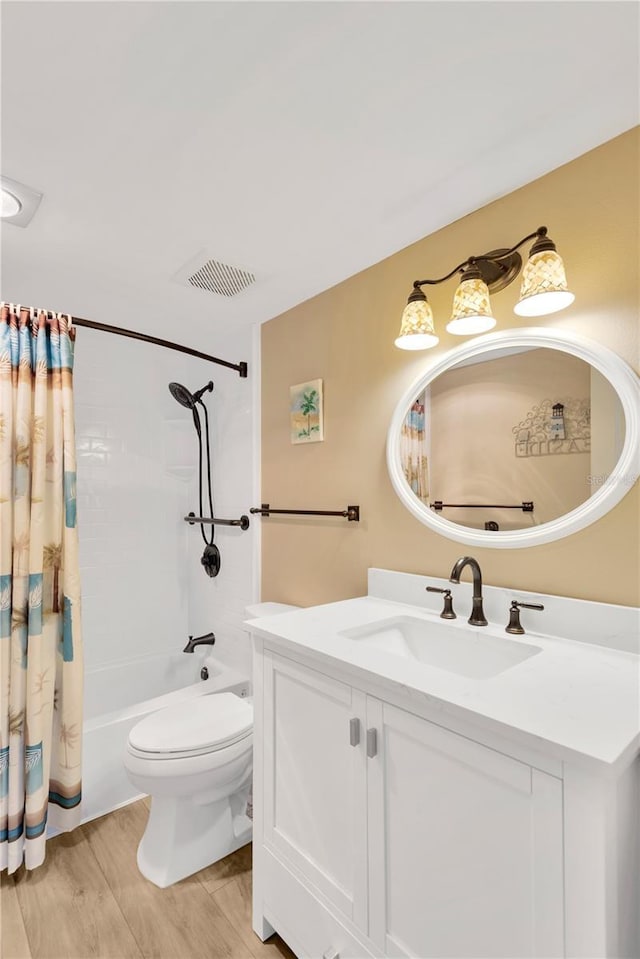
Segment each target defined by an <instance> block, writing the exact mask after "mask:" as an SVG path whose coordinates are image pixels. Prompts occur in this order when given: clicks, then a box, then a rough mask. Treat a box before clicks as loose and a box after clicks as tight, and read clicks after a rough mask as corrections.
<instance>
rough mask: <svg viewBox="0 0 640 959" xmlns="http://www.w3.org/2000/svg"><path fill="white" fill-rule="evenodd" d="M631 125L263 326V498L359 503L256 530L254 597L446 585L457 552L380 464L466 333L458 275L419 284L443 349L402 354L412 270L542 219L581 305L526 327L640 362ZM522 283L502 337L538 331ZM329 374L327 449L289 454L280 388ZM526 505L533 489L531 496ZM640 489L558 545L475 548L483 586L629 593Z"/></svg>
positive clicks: (308, 504)
mask: <svg viewBox="0 0 640 959" xmlns="http://www.w3.org/2000/svg"><path fill="white" fill-rule="evenodd" d="M639 133H640V131H639V129H638V128H636V129H634V130H632V131H630V132H628V133H626V134H624V135H623V136H620V137H618V138H616V139H615V140H612V141H610V142H609V143H606V144H604V145H603V146H601V147H599V148H597V149H596V150H593V151H591V152H590V153H587V154H585V155H584V156H582V157H579V158H578V159H577V160H575V161H573V162H572V163H569V164H567V165H566V166H563V167H560V168H559V169H557V170H555V171H553V172H552V173H550V174H548V175H547V176H544V177H542V178H541V179H539V180H536V181H534V182H533V183H531V184H528V185H527V186H525V187H523V188H522V189H520V190H517V191H515V192H514V193H511V194H509V195H508V196H506V197H503V198H502V199H500V200H497V201H496V202H494V203H492V204H491V205H489V206H487V207H484V208H482V209H481V210H478V211H476V212H475V213H473V214H471V215H469V216H467V217H465V218H464V219H462V220H459V221H457V222H455V223H453V224H451V225H450V226H448V227H446V228H444V229H443V230H440V231H438V232H437V233H435V234H433V235H431V236H429V237H426V238H425V239H423V240H420V241H419V242H417V243H415V244H413V245H412V246H410V247H407V248H406V249H404V250H402V251H400V252H399V253H397V254H395V255H394V256H392V257H389V258H388V259H386V260H383V261H381V262H380V263H378V264H376V265H375V266H372V267H371V268H370V269H368V270H365V271H364V272H362V273H359V274H357V275H356V276H354V277H351V278H350V279H348V280H346V281H345V282H344V283H341V284H339V285H338V286H336V287H333V288H332V289H330V290H327V291H326V292H324V293H322V294H320V295H319V296H316V297H314V298H313V299H311V300H308V301H307V302H306V303H303V304H301V305H300V306H298V307H296V308H295V309H293V310H290V311H288V312H287V313H284V314H282V315H281V316H279V317H277V318H275V319H273V320H271V321H270V322H268V323H266V324H264V325H263V327H262V411H261V413H262V497H263V499H265V500H268V501H270V502H271V503H273V504H274V505H277V504H276V500H277V501H278V503H281V504H283V505H286V506H291V507H296V506H300V507H302V508H317V509H321V508H327V509H336V508H342V507H344V506H346V505H347V504H348V503H359V504H360V507H361V511H362V519H361V521H360V523H359V524H355V523H347V522H346V521H345V520H338V519H336V520H316V519H313V518H309V519H307V520H305V519H303V518H300V517H297V518H293V517H291V518H282V519H280V520H278V519H277V518H275V517H274V518H272V519H271V520H269V521H265V522H263V525H262V541H263V549H262V595H263V596H264V597H266V598H269V599H272V600H280V601H281V602H291V603H298V604H301V605H313V604H317V603H324V602H329V601H334V600H337V599H341V598H348V597H350V596H358V595H363V594H364V593H365V592H366V574H367V567H370V566H376V565H377V566H380V567H384V568H394V567H395V568H398V569H402V570H406V571H409V572H417V573H424V574H430V575H434V576H443V577H446V576H447V575H448V573H449V570H450V569H451V566H452V563H453V562H454V561H455V559H456V558H457V557H458V556H460V555H461V554H462V553H463V552H464V547H463V546H460V545H459V544H456V543H454V542H452V541H450V540H447V539H445V538H443V537H441V536H439V535H437V534H436V533H434V532H432V531H430V530H429V529H427V528H425V527H424V526H422V525H421V524H420V523H418V522H417V521H416V520H415V519H414V518H413V517H412V516H411V515H410V514H409V512H408V511H407V510H406V509H405V508H404V507H403V506H402V504H401V503H400V500H399V499H398V498H397V496H396V495H395V493H394V491H393V489H392V486H391V482H390V480H389V477H388V475H387V470H386V463H385V443H386V433H387V429H388V425H389V422H390V419H391V416H392V413H393V410H394V408H395V405H396V403H397V401H398V398H399V397H400V395H401V393H402V392H403V391H404V389H405V388H406V386H407V384H408V383H410V382H411V381H413V380H415V379H416V378H417V377H418V375H419V374H420V373H421V372H422V371H424V370H425V369H426V368H427V367H428V366H429V365H431V363H432V362H433V360H434V358H436V357H438V356H441V355H442V353H443V352H444V351H447V350H450V349H452V348H454V347H456V346H457V345H459V344H460V343H462V342H466V339H465V340H463V339H461V338H457V337H453V336H451V335H449V334H447V333H446V331H445V324H446V322H447V320H448V317H449V315H450V309H451V300H452V297H453V292H454V287H455V282H454V281H451V283H450V284H442V285H441V286H436V287H432V288H430V289H429V299H430V302H431V305H432V307H433V311H434V315H435V317H436V325H437V332H438V334H439V336H440V344H439V345H438V347H436V349H435V350H431V351H429V352H426V353H417V354H411V353H406V352H403V351H400V350H397V349H396V348H395V347H394V346H393V340H394V338H395V337H396V336H397V332H398V329H399V323H400V314H401V312H402V308H403V306H404V304H405V303H406V297H407V295H408V293H409V291H410V289H411V283H412V282H413V280H414V279H415V278H416V277H422V276H425V275H428V276H438V275H443V274H444V273H446V272H447V270H448V269H450V266H451V263H452V262H458V261H459V260H460V259H461V258H462V257H464V256H465V255H466V254H468V253H469V252H470V251H473V252H480V251H482V250H486V249H492V248H496V247H500V246H505V245H507V244H508V243H510V242H512V241H513V240H514V239H517V238H518V237H519V236H521V235H522V233H523V232H524V231H526V230H528V229H535V227H537V226H538V225H540V224H541V223H544V224H546V225H547V226H548V227H549V233H550V235H551V236H552V238H553V239H554V241H555V242H556V243H557V245H558V250H559V251H560V252H561V254H562V256H563V258H564V260H565V264H566V268H567V274H568V280H569V285H570V288H571V289H572V290H573V291H574V292H575V293H576V302H575V303H574V304H573V306H571V307H569V308H568V309H567V310H565V311H564V312H561V313H558V314H555V315H553V316H549V317H539V318H536V319H535V321H534V322H535V325H537V326H553V327H557V328H560V329H563V330H569V331H572V332H575V333H578V334H582V335H584V336H587V337H590V338H591V339H592V340H595V341H596V342H601V343H602V344H603V345H605V346H607V347H609V348H610V349H612V350H614V351H615V352H617V353H618V354H619V355H620V356H622V357H623V358H624V359H625V360H626V361H627V362H628V363H629V364H630V365H631V366H633V367H634V368H637V356H638V300H639V297H638V292H639V291H638V270H637V262H638V252H639V249H638V218H637V208H638V193H639V175H638V169H639V165H638V159H639V147H640V135H639ZM518 295H519V282H518V281H516V282H515V283H513V284H512V285H511V286H510V287H508V288H507V289H506V290H504V291H502V292H501V293H498V294H496V295H495V296H494V297H493V298H492V305H493V309H494V313H495V316H496V319H497V321H498V326H497V329H506V328H509V327H519V326H523V325H532V324H531V323H530V322H529V321H527V322H526V323H524V322H523V321H521V320H520V318H518V317H517V316H515V315H514V313H513V306H514V304H515V303H516V301H517V298H518ZM315 377H322V379H323V380H324V403H325V406H324V412H325V440H324V442H322V443H314V444H311V445H309V446H292V445H291V443H290V438H289V420H288V397H289V386H290V385H292V384H294V383H300V382H304V381H306V380H309V379H313V378H315ZM532 495H533V496H534V498H535V492H534V493H532ZM639 508H640V497H639V495H638V488H637V486H636V488H635V489H633V490H631V491H630V493H629V494H628V495H627V496H626V497H625V498H624V499H623V500H622V502H621V503H620V504H619V505H618V506H617V507H615V509H614V510H612V511H611V512H610V513H609V514H608V515H607V516H605V517H604V518H603V519H601V520H599V521H598V522H597V523H595V524H593V525H592V526H590V527H588V528H587V529H585V530H582V531H581V532H579V533H576V534H574V535H573V536H570V537H568V538H566V539H564V540H561V541H558V542H555V543H551V544H547V545H543V546H537V547H533V548H531V549H529V550H519V551H518V554H517V557H515V559H516V560H517V561H514V554H512V553H511V552H510V551H506V550H492V549H484V548H483V549H474V555H476V557H477V558H478V560H479V562H480V563H481V565H482V569H483V574H484V579H485V581H486V582H488V583H508V584H509V585H510V586H511V587H512V588H514V589H528V590H533V591H536V592H544V593H551V594H555V595H562V594H564V595H568V596H574V597H577V598H584V599H592V600H596V601H600V602H609V603H620V604H623V605H633V604H636V603H637V602H638V599H639V595H638V593H639V587H638V584H639V582H640V576H639V568H638V561H639V550H638V536H639V534H638V513H639Z"/></svg>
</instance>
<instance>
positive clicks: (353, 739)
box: [349, 716, 360, 746]
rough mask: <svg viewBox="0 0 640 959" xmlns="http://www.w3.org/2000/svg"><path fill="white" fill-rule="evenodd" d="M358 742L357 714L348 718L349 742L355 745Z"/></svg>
mask: <svg viewBox="0 0 640 959" xmlns="http://www.w3.org/2000/svg"><path fill="white" fill-rule="evenodd" d="M359 742H360V720H359V719H358V718H357V716H354V717H353V719H350V720H349V744H350V745H351V746H357V745H358V743H359Z"/></svg>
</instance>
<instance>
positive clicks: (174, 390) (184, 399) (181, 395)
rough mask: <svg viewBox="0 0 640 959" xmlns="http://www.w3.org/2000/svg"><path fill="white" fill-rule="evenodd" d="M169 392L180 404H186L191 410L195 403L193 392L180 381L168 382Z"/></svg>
mask: <svg viewBox="0 0 640 959" xmlns="http://www.w3.org/2000/svg"><path fill="white" fill-rule="evenodd" d="M169 392H170V393H171V395H172V396H173V398H174V400H177V401H178V403H179V404H180V406H186V408H187V409H188V410H192V409H193V408H194V406H195V405H196V401H195V397H194V396H193V393H190V392H189V390H188V389H187V387H186V386H183V385H182V383H169Z"/></svg>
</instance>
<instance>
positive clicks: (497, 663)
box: [339, 616, 541, 679]
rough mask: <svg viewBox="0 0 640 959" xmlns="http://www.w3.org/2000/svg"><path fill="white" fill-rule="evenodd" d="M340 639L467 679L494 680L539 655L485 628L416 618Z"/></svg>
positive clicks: (403, 618) (393, 620) (384, 623)
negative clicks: (494, 677) (488, 631)
mask: <svg viewBox="0 0 640 959" xmlns="http://www.w3.org/2000/svg"><path fill="white" fill-rule="evenodd" d="M339 635H340V636H344V637H345V638H346V639H350V640H353V641H354V642H358V643H362V644H363V645H366V646H368V647H370V648H375V649H381V650H384V652H386V653H392V654H393V655H394V656H403V657H404V658H405V659H413V660H416V661H417V662H420V663H424V664H425V665H426V666H434V667H435V668H436V669H444V670H446V671H447V672H449V673H457V674H458V675H459V676H468V677H469V678H470V679H489V678H490V677H491V676H497V675H498V674H499V673H503V672H504V671H505V670H507V669H511V668H512V667H513V666H517V665H518V663H522V662H524V661H525V660H526V659H529V658H530V657H531V656H535V655H536V654H537V653H539V652H541V650H540V647H539V646H531V645H530V644H529V643H522V642H520V641H517V642H516V641H514V640H511V639H501V638H500V637H499V636H493V635H491V633H486V632H485V631H484V627H478V626H469V627H468V629H465V627H462V628H461V627H460V626H454V625H452V624H451V623H442V622H432V621H431V620H428V619H421V618H419V617H417V616H394V617H393V618H391V619H385V620H381V621H379V622H376V623H369V624H367V625H366V626H356V627H354V628H353V629H345V630H344V631H343V632H341V633H340V634H339Z"/></svg>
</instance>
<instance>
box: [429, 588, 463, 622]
mask: <svg viewBox="0 0 640 959" xmlns="http://www.w3.org/2000/svg"><path fill="white" fill-rule="evenodd" d="M425 588H426V590H427V592H428V593H443V594H444V608H443V610H442V612H441V613H440V619H456V618H457V617H456V614H455V613H454V611H453V599H452V598H451V590H450V589H440V588H439V587H438V586H427V587H425Z"/></svg>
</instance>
